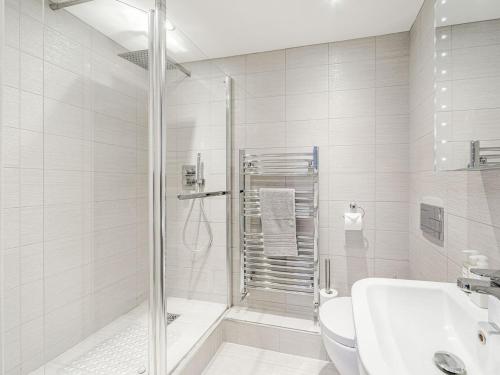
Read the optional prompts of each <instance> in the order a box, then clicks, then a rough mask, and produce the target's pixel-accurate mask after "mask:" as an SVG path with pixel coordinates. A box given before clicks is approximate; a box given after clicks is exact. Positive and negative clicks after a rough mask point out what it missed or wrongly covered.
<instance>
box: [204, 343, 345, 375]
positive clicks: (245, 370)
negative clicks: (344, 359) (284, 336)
mask: <svg viewBox="0 0 500 375" xmlns="http://www.w3.org/2000/svg"><path fill="white" fill-rule="evenodd" d="M203 374H204V375H339V374H338V372H337V370H336V369H335V367H334V366H333V365H332V364H331V363H330V362H326V361H320V360H317V359H312V358H307V357H300V356H296V355H291V354H284V353H279V352H273V351H270V350H264V349H258V348H254V347H250V346H244V345H238V344H232V343H227V342H225V343H223V344H222V346H221V347H220V348H219V351H218V352H217V354H216V356H215V357H214V358H213V359H212V361H211V362H210V363H209V365H208V366H207V368H206V369H205V371H204V372H203Z"/></svg>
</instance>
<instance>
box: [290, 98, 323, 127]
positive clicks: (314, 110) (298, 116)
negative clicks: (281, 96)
mask: <svg viewBox="0 0 500 375" xmlns="http://www.w3.org/2000/svg"><path fill="white" fill-rule="evenodd" d="M326 118H328V93H327V92H322V93H314V94H302V95H289V96H287V97H286V119H287V121H296V120H312V119H326Z"/></svg>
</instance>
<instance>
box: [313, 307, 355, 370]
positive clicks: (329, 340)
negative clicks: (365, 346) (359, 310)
mask: <svg viewBox="0 0 500 375" xmlns="http://www.w3.org/2000/svg"><path fill="white" fill-rule="evenodd" d="M319 322H320V326H321V336H322V338H323V343H324V345H325V348H326V351H327V353H328V356H329V357H330V359H331V360H332V362H333V364H334V365H335V367H337V370H338V371H339V372H340V375H359V374H360V373H359V370H358V358H357V350H356V338H355V331H354V319H353V316H352V304H351V298H349V297H339V298H334V299H332V300H330V301H327V302H325V303H324V304H322V305H321V307H320V309H319Z"/></svg>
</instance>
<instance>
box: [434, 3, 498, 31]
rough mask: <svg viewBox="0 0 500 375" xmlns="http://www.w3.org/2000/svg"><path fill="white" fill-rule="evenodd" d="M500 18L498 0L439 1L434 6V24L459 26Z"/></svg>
mask: <svg viewBox="0 0 500 375" xmlns="http://www.w3.org/2000/svg"><path fill="white" fill-rule="evenodd" d="M498 18H500V1H498V0H445V1H443V0H441V1H439V2H438V4H437V6H436V24H437V25H439V26H448V25H459V24H463V23H469V22H477V21H485V20H493V19H498Z"/></svg>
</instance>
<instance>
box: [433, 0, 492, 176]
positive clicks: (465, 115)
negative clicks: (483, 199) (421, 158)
mask: <svg viewBox="0 0 500 375" xmlns="http://www.w3.org/2000/svg"><path fill="white" fill-rule="evenodd" d="M435 9H436V11H435V25H436V28H435V32H436V39H435V41H436V42H435V45H436V56H435V70H434V71H435V90H436V91H435V92H436V95H435V165H436V168H437V170H440V171H448V170H464V169H473V170H477V169H493V168H500V1H498V0H436V6H435Z"/></svg>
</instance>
